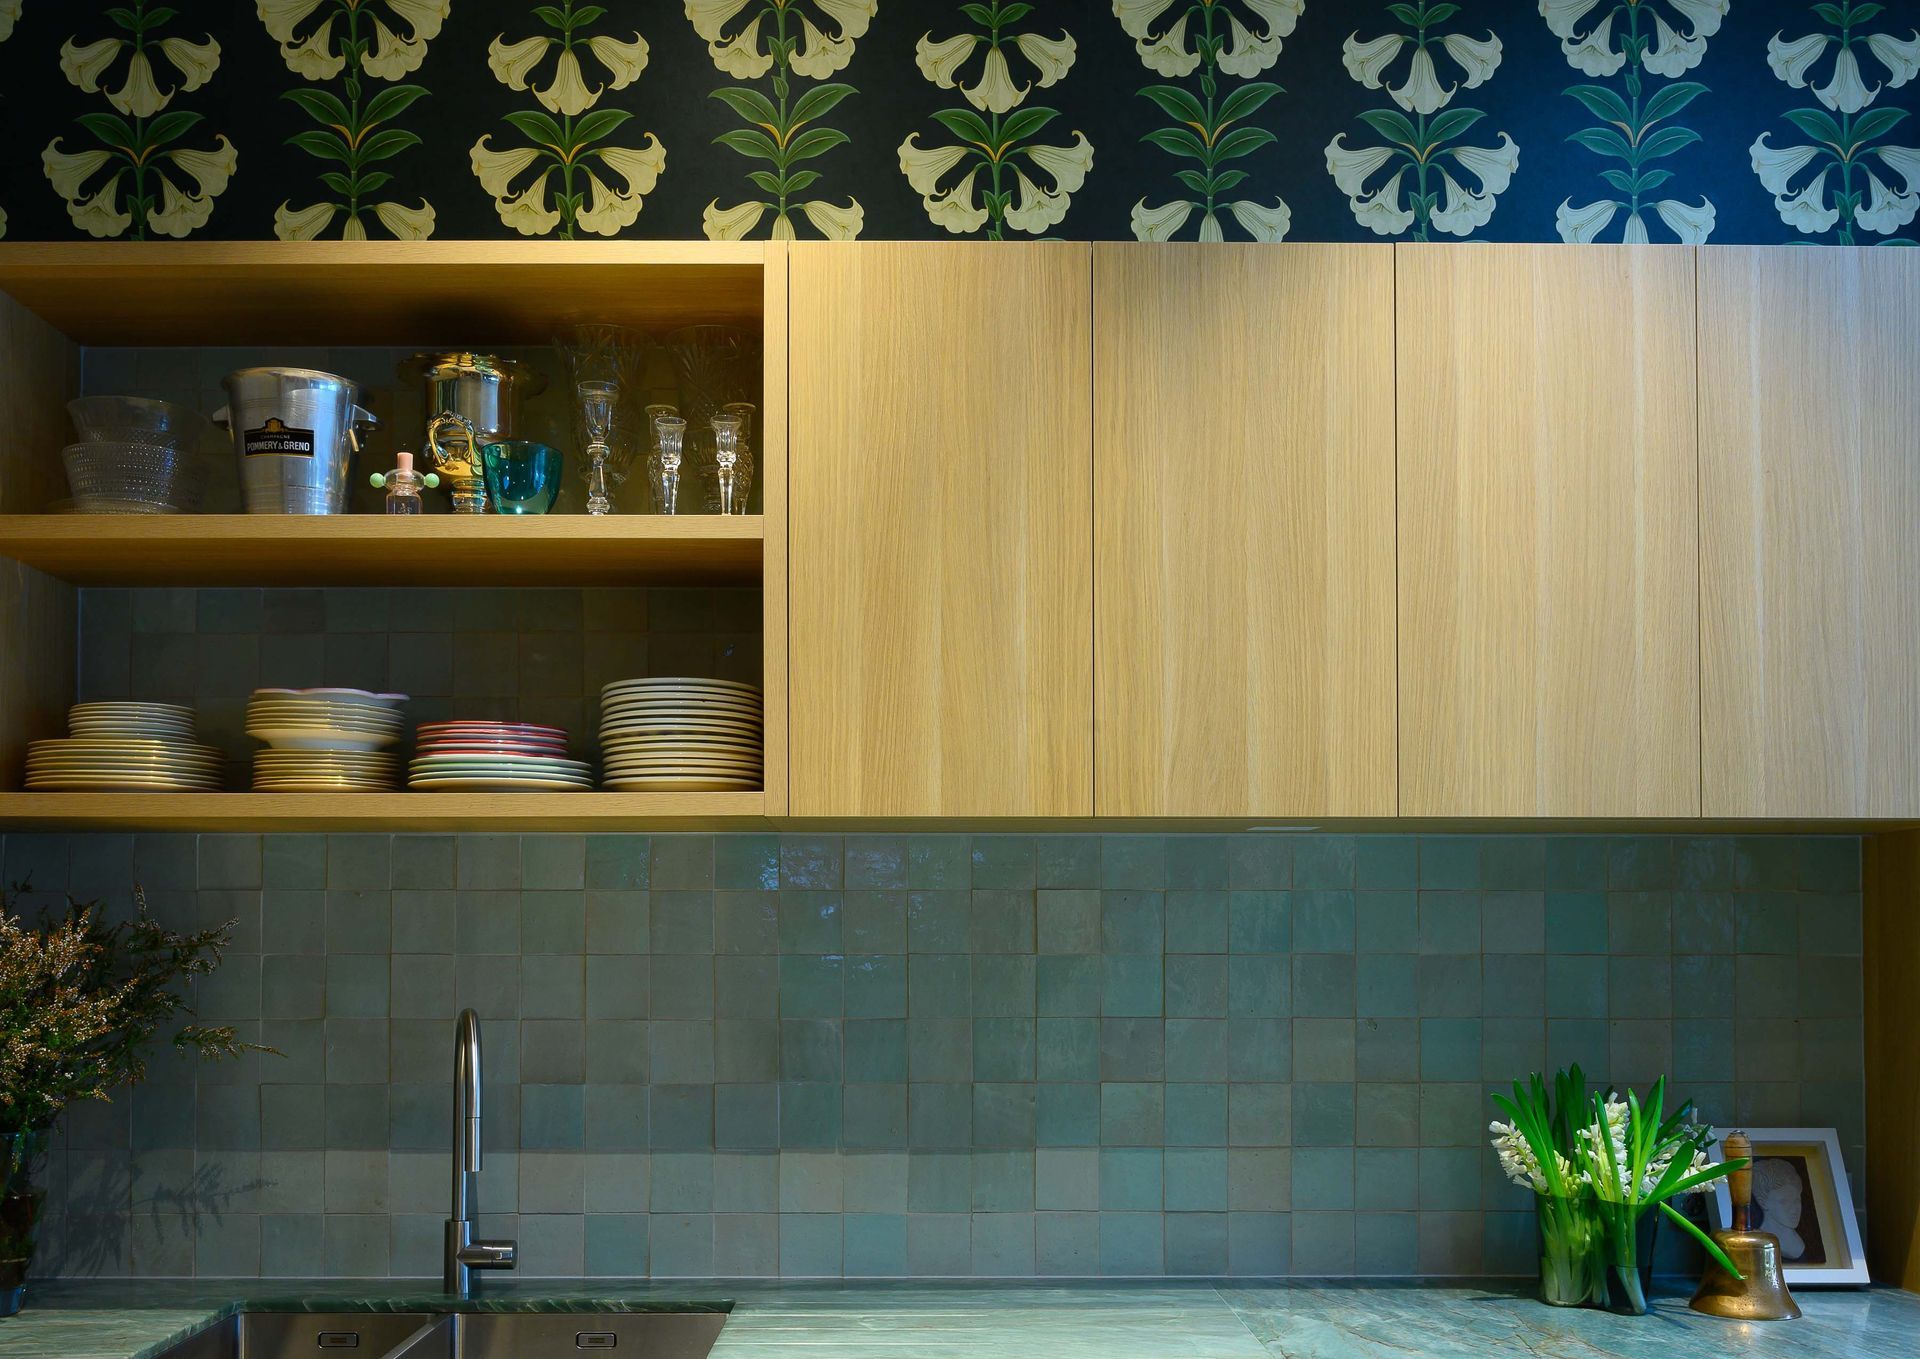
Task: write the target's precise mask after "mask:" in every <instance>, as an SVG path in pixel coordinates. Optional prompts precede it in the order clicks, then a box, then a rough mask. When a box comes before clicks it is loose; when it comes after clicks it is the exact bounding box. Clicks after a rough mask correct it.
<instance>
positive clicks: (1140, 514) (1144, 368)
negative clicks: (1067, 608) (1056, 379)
mask: <svg viewBox="0 0 1920 1359" xmlns="http://www.w3.org/2000/svg"><path fill="white" fill-rule="evenodd" d="M1094 412H1095V414H1094V536H1095V569H1096V579H1097V580H1098V583H1099V588H1098V589H1097V590H1096V591H1095V609H1096V611H1095V620H1096V627H1095V654H1096V657H1097V668H1096V675H1097V678H1096V684H1095V694H1096V700H1095V711H1096V714H1097V724H1096V728H1095V730H1096V733H1097V736H1096V763H1097V778H1096V788H1097V805H1098V810H1099V813H1100V814H1101V815H1102V816H1330V815H1349V816H1391V815H1392V814H1393V811H1394V715H1393V714H1394V673H1393V657H1394V605H1393V592H1394V578H1393V551H1394V541H1393V540H1394V514H1393V492H1394V486H1393V255H1392V252H1391V251H1388V250H1381V249H1379V248H1377V247H1368V246H1343V245H1302V246H1285V247H1279V248H1275V247H1271V246H1255V245H1099V246H1095V247H1094Z"/></svg>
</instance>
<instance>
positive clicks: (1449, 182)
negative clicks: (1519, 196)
mask: <svg viewBox="0 0 1920 1359" xmlns="http://www.w3.org/2000/svg"><path fill="white" fill-rule="evenodd" d="M1440 182H1441V185H1442V187H1443V188H1444V189H1445V191H1446V192H1445V194H1444V197H1443V201H1442V203H1441V206H1440V207H1439V209H1438V210H1437V211H1435V212H1434V214H1433V216H1432V218H1431V220H1432V222H1433V225H1434V227H1435V228H1436V229H1437V230H1440V231H1444V232H1446V233H1447V234H1448V235H1449V236H1470V235H1472V234H1473V231H1474V229H1475V228H1476V227H1483V226H1485V225H1486V224H1487V222H1488V221H1489V220H1490V219H1491V218H1492V217H1493V197H1494V196H1493V195H1492V194H1490V193H1487V192H1485V191H1482V192H1479V193H1475V192H1474V191H1473V190H1471V189H1466V188H1462V187H1461V185H1460V181H1458V180H1457V179H1455V178H1454V177H1453V176H1452V175H1451V174H1449V173H1447V172H1446V171H1445V170H1442V171H1441V172H1440Z"/></svg>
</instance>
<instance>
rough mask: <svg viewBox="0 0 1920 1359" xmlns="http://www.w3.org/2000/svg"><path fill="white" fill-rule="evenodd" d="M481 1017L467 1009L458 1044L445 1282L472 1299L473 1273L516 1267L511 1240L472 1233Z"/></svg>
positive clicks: (477, 1165)
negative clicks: (477, 1236) (484, 1238)
mask: <svg viewBox="0 0 1920 1359" xmlns="http://www.w3.org/2000/svg"><path fill="white" fill-rule="evenodd" d="M480 1087H481V1081H480V1016H479V1015H477V1014H475V1013H474V1012H473V1011H472V1010H462V1011H461V1012H460V1019H459V1022H458V1023H457V1024H456V1025H455V1026H454V1046H453V1203H452V1210H453V1211H452V1213H451V1215H450V1216H449V1217H448V1218H447V1231H446V1256H445V1259H444V1261H443V1265H444V1268H443V1270H442V1279H443V1282H444V1283H445V1285H446V1290H447V1292H449V1293H451V1294H453V1295H454V1296H455V1297H459V1298H470V1297H472V1296H473V1271H474V1270H476V1269H512V1268H513V1264H514V1256H515V1253H516V1252H515V1249H514V1243H513V1242H511V1241H477V1240H475V1239H474V1235H473V1224H474V1219H475V1218H477V1217H478V1216H479V1209H478V1207H477V1206H476V1205H475V1202H474V1200H475V1198H476V1197H477V1192H478V1185H477V1181H478V1179H479V1173H480V1107H481V1106H480Z"/></svg>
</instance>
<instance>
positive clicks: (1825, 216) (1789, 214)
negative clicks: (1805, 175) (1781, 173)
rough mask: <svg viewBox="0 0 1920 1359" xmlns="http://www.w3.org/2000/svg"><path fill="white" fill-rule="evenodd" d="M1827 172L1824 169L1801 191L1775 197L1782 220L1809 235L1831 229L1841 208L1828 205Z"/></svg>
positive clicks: (1838, 218) (1776, 207)
mask: <svg viewBox="0 0 1920 1359" xmlns="http://www.w3.org/2000/svg"><path fill="white" fill-rule="evenodd" d="M1827 174H1828V170H1826V169H1822V170H1821V171H1820V173H1819V174H1817V175H1815V176H1814V177H1813V179H1812V180H1811V181H1809V182H1808V184H1807V186H1806V188H1804V189H1802V190H1801V191H1800V192H1799V193H1797V194H1793V195H1791V196H1777V197H1775V198H1774V200H1773V206H1774V210H1775V211H1777V212H1778V213H1779V214H1780V220H1781V221H1783V222H1785V223H1786V224H1787V225H1788V226H1790V227H1792V228H1793V229H1794V230H1795V231H1802V232H1805V233H1806V234H1807V235H1809V236H1817V235H1819V234H1820V233H1821V232H1823V231H1831V230H1832V229H1833V224H1834V223H1835V222H1837V221H1839V220H1840V210H1839V209H1838V208H1830V207H1828V206H1827V203H1826V194H1827Z"/></svg>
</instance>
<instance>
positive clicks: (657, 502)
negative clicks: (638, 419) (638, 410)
mask: <svg viewBox="0 0 1920 1359" xmlns="http://www.w3.org/2000/svg"><path fill="white" fill-rule="evenodd" d="M679 414H680V412H679V411H678V410H676V409H674V407H673V406H671V405H669V404H667V403H666V402H656V403H655V404H653V405H651V406H648V407H647V408H646V411H645V413H644V415H645V424H644V425H643V426H642V428H643V430H644V431H645V435H646V440H647V449H648V452H647V485H648V486H649V488H651V490H652V491H653V508H654V510H655V511H656V512H658V513H662V514H664V513H666V511H665V509H664V508H663V507H664V506H665V505H666V503H667V501H666V488H665V485H664V484H663V483H662V481H661V479H660V435H659V427H660V422H661V420H663V419H672V418H673V417H675V416H677V415H679Z"/></svg>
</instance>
